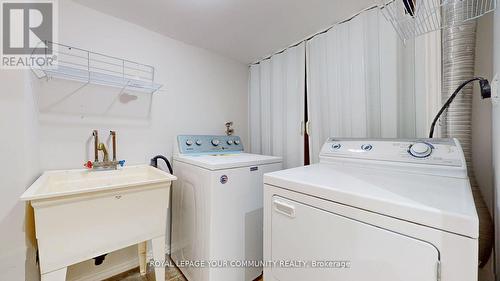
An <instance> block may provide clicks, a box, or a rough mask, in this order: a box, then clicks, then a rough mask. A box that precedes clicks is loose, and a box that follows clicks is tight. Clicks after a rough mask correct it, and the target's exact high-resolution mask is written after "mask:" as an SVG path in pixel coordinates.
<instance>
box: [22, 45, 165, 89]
mask: <svg viewBox="0 0 500 281" xmlns="http://www.w3.org/2000/svg"><path fill="white" fill-rule="evenodd" d="M42 43H44V44H45V45H46V46H47V49H49V50H52V51H53V52H47V53H48V54H50V55H48V54H45V55H42V56H46V57H48V56H52V54H54V55H55V56H56V65H55V66H51V67H47V66H36V67H32V70H33V72H34V73H35V75H36V76H37V77H38V78H47V79H50V78H59V79H66V80H74V81H79V82H85V83H88V84H96V85H103V86H110V87H117V88H121V89H122V90H125V89H127V90H132V91H139V92H146V93H154V92H156V91H158V90H159V89H160V88H161V87H162V85H160V84H156V83H154V75H155V69H154V67H153V66H150V65H146V64H142V63H138V62H134V61H130V60H125V59H121V58H117V57H113V56H109V55H104V54H100V53H95V52H91V51H88V50H84V49H80V48H75V47H72V46H67V45H63V44H59V43H54V42H47V41H46V42H42ZM35 56H36V57H39V56H40V55H35Z"/></svg>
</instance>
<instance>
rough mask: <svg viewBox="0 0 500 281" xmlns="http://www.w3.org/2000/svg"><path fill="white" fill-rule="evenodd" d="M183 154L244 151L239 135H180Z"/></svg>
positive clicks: (180, 148) (178, 138)
mask: <svg viewBox="0 0 500 281" xmlns="http://www.w3.org/2000/svg"><path fill="white" fill-rule="evenodd" d="M177 143H178V144H179V152H180V153H181V154H225V153H238V152H243V143H242V142H241V139H240V137H238V136H224V135H223V136H214V135H180V136H177Z"/></svg>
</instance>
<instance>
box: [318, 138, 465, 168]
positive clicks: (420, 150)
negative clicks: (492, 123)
mask: <svg viewBox="0 0 500 281" xmlns="http://www.w3.org/2000/svg"><path fill="white" fill-rule="evenodd" d="M320 161H321V162H337V163H338V162H342V163H359V164H360V165H362V164H363V163H364V162H367V161H370V163H371V164H370V165H373V164H378V165H379V166H386V167H391V168H393V169H395V168H399V169H404V170H412V171H415V172H418V171H422V170H423V171H425V170H432V169H437V170H436V171H437V172H439V171H443V170H444V169H448V170H450V169H451V170H455V171H459V172H460V174H463V173H466V164H465V159H464V155H463V151H462V148H461V146H460V144H459V143H458V141H457V140H456V139H356V138H329V139H328V140H327V141H326V143H325V144H324V145H323V147H322V149H321V152H320ZM374 161H375V163H374Z"/></svg>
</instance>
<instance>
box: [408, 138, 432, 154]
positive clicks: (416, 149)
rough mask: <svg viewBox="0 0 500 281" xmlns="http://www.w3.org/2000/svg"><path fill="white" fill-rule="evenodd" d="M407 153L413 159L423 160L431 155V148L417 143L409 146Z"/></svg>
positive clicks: (426, 144) (428, 145)
mask: <svg viewBox="0 0 500 281" xmlns="http://www.w3.org/2000/svg"><path fill="white" fill-rule="evenodd" d="M408 152H409V153H410V154H411V155H412V156H414V157H417V158H425V157H429V156H430V155H431V154H432V146H431V145H430V144H428V143H425V142H417V143H415V144H413V145H411V146H410V149H409V150H408Z"/></svg>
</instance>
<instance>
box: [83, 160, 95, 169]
mask: <svg viewBox="0 0 500 281" xmlns="http://www.w3.org/2000/svg"><path fill="white" fill-rule="evenodd" d="M83 166H84V167H86V168H87V169H92V167H93V166H94V164H92V161H87V163H85V164H83Z"/></svg>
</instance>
